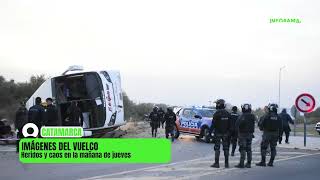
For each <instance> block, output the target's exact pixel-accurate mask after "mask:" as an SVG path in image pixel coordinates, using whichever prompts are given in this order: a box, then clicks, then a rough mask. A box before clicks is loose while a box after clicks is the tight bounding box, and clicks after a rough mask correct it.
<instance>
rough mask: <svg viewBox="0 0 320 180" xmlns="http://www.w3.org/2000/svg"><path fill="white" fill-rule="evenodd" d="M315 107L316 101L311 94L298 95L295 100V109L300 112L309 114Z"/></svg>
mask: <svg viewBox="0 0 320 180" xmlns="http://www.w3.org/2000/svg"><path fill="white" fill-rule="evenodd" d="M315 106H316V101H315V99H314V97H313V96H312V95H311V94H308V93H303V94H300V95H299V96H298V97H297V99H296V107H297V109H298V110H299V111H300V112H311V111H312V110H313V109H314V108H315Z"/></svg>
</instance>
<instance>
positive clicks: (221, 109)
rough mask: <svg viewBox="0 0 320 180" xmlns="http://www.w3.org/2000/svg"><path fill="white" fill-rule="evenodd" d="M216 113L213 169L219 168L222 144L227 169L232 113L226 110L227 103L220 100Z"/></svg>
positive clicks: (213, 120) (217, 102) (214, 117)
mask: <svg viewBox="0 0 320 180" xmlns="http://www.w3.org/2000/svg"><path fill="white" fill-rule="evenodd" d="M215 103H216V109H217V111H216V113H214V115H213V118H212V122H214V126H213V130H214V141H215V144H214V151H215V162H214V164H212V165H211V167H214V168H219V167H220V166H219V156H220V146H221V143H222V146H223V151H224V158H225V167H226V168H228V167H229V141H230V140H229V134H230V119H231V117H230V113H229V112H228V111H226V110H225V101H224V100H223V99H219V100H217V101H216V102H215Z"/></svg>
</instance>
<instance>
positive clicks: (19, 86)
mask: <svg viewBox="0 0 320 180" xmlns="http://www.w3.org/2000/svg"><path fill="white" fill-rule="evenodd" d="M46 79H47V78H46V77H45V75H32V76H31V77H30V79H29V80H28V81H26V82H15V81H14V80H6V79H5V78H4V77H3V76H1V75H0V120H1V119H4V118H5V119H8V120H9V122H13V119H14V116H15V112H16V110H17V109H18V107H19V103H20V102H21V101H26V100H27V99H28V98H29V97H30V96H31V95H32V94H33V93H34V92H35V91H36V90H37V89H38V87H39V86H40V85H41V84H42V83H43V82H44V81H45V80H46ZM123 103H124V115H125V119H126V120H136V121H140V120H143V119H144V118H145V115H146V114H149V113H150V112H151V111H152V108H153V107H154V106H155V105H156V106H158V107H162V108H163V109H164V110H165V109H166V107H167V105H166V104H154V103H135V102H133V101H132V100H130V98H129V97H128V95H127V94H126V93H125V92H124V93H123ZM294 108H295V107H294V106H292V107H291V111H288V113H290V114H292V112H293V111H294ZM263 113H264V111H263V109H262V108H258V109H256V110H254V114H256V115H257V116H258V117H261V116H262V115H263ZM305 116H306V118H307V119H308V122H309V123H316V122H319V121H320V107H318V108H317V109H316V110H315V111H313V112H311V113H306V114H305ZM296 119H297V122H298V123H301V122H303V116H302V115H300V114H299V113H297V114H296Z"/></svg>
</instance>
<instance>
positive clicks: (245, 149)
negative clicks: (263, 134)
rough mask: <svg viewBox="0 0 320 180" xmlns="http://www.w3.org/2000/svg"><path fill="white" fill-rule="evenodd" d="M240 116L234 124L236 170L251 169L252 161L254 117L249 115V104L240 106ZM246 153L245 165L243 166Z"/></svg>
mask: <svg viewBox="0 0 320 180" xmlns="http://www.w3.org/2000/svg"><path fill="white" fill-rule="evenodd" d="M241 109H242V115H241V116H240V117H239V118H238V120H237V122H236V129H237V132H238V137H239V151H240V163H239V164H238V165H236V166H235V167H237V168H244V167H246V168H251V161H252V148H251V144H252V138H253V137H254V135H253V133H254V127H255V122H256V120H257V119H256V116H255V115H253V114H252V113H251V104H243V105H242V106H241ZM246 153H247V163H246V165H244V161H245V159H246Z"/></svg>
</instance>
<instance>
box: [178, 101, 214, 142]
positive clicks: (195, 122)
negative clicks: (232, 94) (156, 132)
mask: <svg viewBox="0 0 320 180" xmlns="http://www.w3.org/2000/svg"><path fill="white" fill-rule="evenodd" d="M214 113H215V110H214V109H210V108H202V107H191V108H181V109H180V110H179V111H178V112H177V113H176V114H177V121H176V129H175V137H176V138H178V137H179V135H180V133H185V134H192V135H195V137H196V138H197V139H201V138H204V141H205V142H207V143H209V142H210V141H211V139H212V136H211V132H210V128H211V125H212V117H213V114H214Z"/></svg>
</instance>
